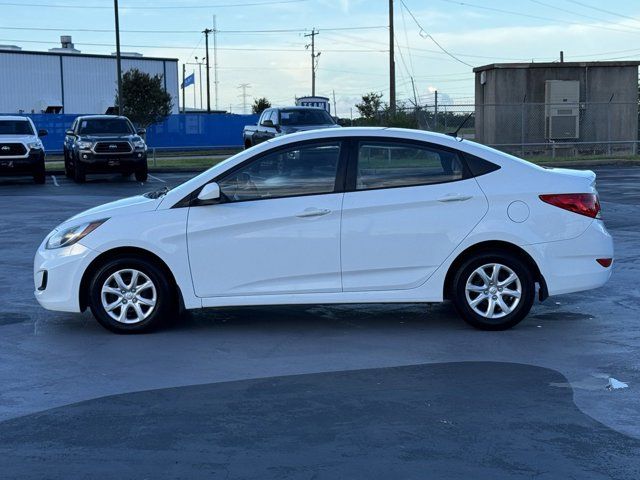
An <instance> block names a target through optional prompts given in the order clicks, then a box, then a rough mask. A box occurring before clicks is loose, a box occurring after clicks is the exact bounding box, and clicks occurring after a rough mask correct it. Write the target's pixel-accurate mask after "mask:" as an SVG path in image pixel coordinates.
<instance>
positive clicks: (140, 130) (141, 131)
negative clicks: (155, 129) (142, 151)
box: [137, 128, 147, 137]
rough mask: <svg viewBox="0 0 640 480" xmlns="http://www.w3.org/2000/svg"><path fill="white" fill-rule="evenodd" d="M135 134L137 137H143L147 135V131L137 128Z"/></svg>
mask: <svg viewBox="0 0 640 480" xmlns="http://www.w3.org/2000/svg"><path fill="white" fill-rule="evenodd" d="M137 133H138V135H140V136H141V137H143V136H144V135H146V134H147V129H146V128H139V129H138V132H137Z"/></svg>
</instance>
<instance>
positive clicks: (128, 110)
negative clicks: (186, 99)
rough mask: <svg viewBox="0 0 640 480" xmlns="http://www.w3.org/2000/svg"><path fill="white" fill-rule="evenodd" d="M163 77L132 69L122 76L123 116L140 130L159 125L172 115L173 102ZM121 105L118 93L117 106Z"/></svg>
mask: <svg viewBox="0 0 640 480" xmlns="http://www.w3.org/2000/svg"><path fill="white" fill-rule="evenodd" d="M162 80H163V78H162V75H153V76H152V75H149V74H148V73H145V72H141V71H140V70H138V69H137V68H132V69H131V70H129V71H127V72H125V73H124V75H122V99H123V102H122V114H123V115H125V116H126V117H128V118H129V120H131V121H132V122H133V123H134V125H136V126H137V127H140V128H147V127H149V126H150V125H153V124H154V123H159V122H161V121H162V120H164V119H165V118H166V117H168V116H169V115H170V114H171V110H172V109H173V102H172V100H171V95H170V94H169V93H168V92H167V91H166V90H165V89H164V85H163V81H162ZM119 103H120V99H119V98H118V94H117V92H116V106H118V105H119Z"/></svg>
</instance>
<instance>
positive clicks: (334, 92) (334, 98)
mask: <svg viewBox="0 0 640 480" xmlns="http://www.w3.org/2000/svg"><path fill="white" fill-rule="evenodd" d="M331 93H332V94H333V116H334V117H337V116H338V107H337V106H336V91H335V90H332V92H331Z"/></svg>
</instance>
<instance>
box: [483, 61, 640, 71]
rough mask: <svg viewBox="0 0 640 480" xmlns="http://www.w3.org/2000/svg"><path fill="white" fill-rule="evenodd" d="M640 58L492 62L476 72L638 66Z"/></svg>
mask: <svg viewBox="0 0 640 480" xmlns="http://www.w3.org/2000/svg"><path fill="white" fill-rule="evenodd" d="M638 65H640V60H624V61H611V62H540V63H535V62H534V63H490V64H489V65H482V66H480V67H475V68H474V69H473V71H474V72H476V73H477V72H482V71H484V70H500V69H512V68H587V67H637V66H638Z"/></svg>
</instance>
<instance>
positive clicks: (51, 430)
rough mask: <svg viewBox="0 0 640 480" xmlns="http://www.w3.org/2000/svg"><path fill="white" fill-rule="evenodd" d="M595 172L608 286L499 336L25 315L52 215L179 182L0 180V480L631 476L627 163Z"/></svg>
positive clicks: (637, 236)
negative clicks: (160, 327)
mask: <svg viewBox="0 0 640 480" xmlns="http://www.w3.org/2000/svg"><path fill="white" fill-rule="evenodd" d="M594 170H595V171H596V172H597V173H598V189H599V191H600V195H601V200H602V204H603V215H604V219H605V222H606V225H607V227H608V229H609V230H610V232H611V233H612V234H613V236H614V240H615V248H616V262H615V264H614V274H613V277H612V279H611V281H610V282H609V283H608V284H607V285H606V286H604V287H603V288H601V289H599V290H595V291H590V292H582V293H577V294H571V295H564V296H560V297H552V298H550V299H548V300H547V301H546V302H544V303H542V304H540V303H537V304H536V305H534V308H533V310H532V312H531V314H530V316H529V317H528V318H527V319H526V320H525V321H524V322H523V323H522V324H520V325H519V326H518V327H516V328H515V329H513V330H510V331H506V332H479V331H475V330H473V329H471V328H469V327H467V326H466V324H464V323H463V322H462V321H461V320H459V319H458V318H457V317H456V315H455V314H454V313H453V311H452V308H451V307H450V306H449V305H447V304H443V305H429V306H425V305H367V306H364V305H356V306H322V305H311V306H291V307H287V306H282V307H263V308H256V307H251V308H247V307H245V308H225V309H220V310H208V311H202V312H195V313H190V314H188V315H185V316H184V317H183V318H181V319H180V322H178V324H177V325H176V326H174V327H173V328H171V329H168V330H164V331H160V332H158V333H155V334H150V335H138V336H118V335H113V334H111V333H109V332H107V331H106V330H104V329H103V328H102V327H100V326H99V325H98V324H97V323H96V322H95V321H94V320H93V319H92V317H91V316H90V314H89V313H85V314H82V315H80V314H77V315H76V314H64V313H55V312H47V311H45V310H43V309H41V308H40V307H39V306H38V305H37V303H36V301H35V299H34V298H33V293H32V290H33V280H32V260H33V254H34V252H35V250H36V248H37V246H38V244H39V243H40V241H41V240H42V238H43V237H44V236H45V235H46V234H47V233H48V232H49V231H50V230H51V229H52V228H53V227H55V226H56V225H57V224H58V223H59V222H61V221H63V220H64V219H66V218H68V217H69V216H71V215H73V214H75V213H77V212H79V211H81V210H83V209H86V208H89V207H91V206H94V205H97V204H100V203H104V202H107V201H110V200H114V199H117V198H120V197H124V196H129V195H135V194H138V193H142V192H145V191H148V190H151V189H155V188H158V187H161V186H164V185H171V184H176V183H179V182H180V181H182V180H184V179H186V178H188V177H189V176H190V175H188V174H169V173H165V174H157V175H155V174H154V175H153V176H151V177H150V179H149V182H147V183H146V184H144V185H141V184H138V183H136V182H134V181H133V180H131V179H129V180H126V179H123V178H121V177H120V176H108V175H107V176H100V177H96V178H95V179H91V180H90V181H89V182H88V183H87V184H84V185H75V184H73V183H71V182H70V181H69V180H67V179H65V178H64V177H60V176H57V177H55V178H54V177H48V178H47V183H46V185H44V186H38V185H33V184H32V182H31V181H30V180H29V179H28V178H26V177H25V179H24V180H22V179H10V178H2V177H0V208H1V210H0V212H2V213H1V214H0V241H1V242H2V258H1V260H0V265H1V266H2V268H1V269H0V385H1V390H0V472H2V473H0V477H2V478H25V479H26V478H38V479H41V478H51V479H54V478H55V479H58V478H60V479H69V478H101V479H107V478H114V479H115V478H118V479H122V478H154V479H156V478H185V479H187V478H188V479H194V478H252V479H253V478H255V479H265V478H274V479H276V478H277V479H287V478H296V479H297V478H309V479H311V478H314V479H325V478H326V479H336V478H367V479H373V478H380V479H389V478H405V479H425V478H433V479H439V478H460V479H469V478H473V479H479V478H488V479H502V478H533V477H535V478H539V479H558V478H562V479H567V478H576V479H587V478H588V479H591V478H594V479H605V478H620V479H623V478H624V479H636V478H640V455H638V454H639V452H640V414H639V412H640V395H639V394H638V392H639V388H640V326H639V324H640V287H639V285H640V283H639V280H640V258H639V256H638V255H639V254H638V252H640V216H639V215H638V209H639V207H640V167H602V168H596V169H594ZM611 377H613V378H615V379H617V380H620V381H623V382H626V383H627V384H628V385H629V387H628V388H624V389H614V390H608V389H607V388H606V386H607V384H608V382H609V379H610V378H611Z"/></svg>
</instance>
